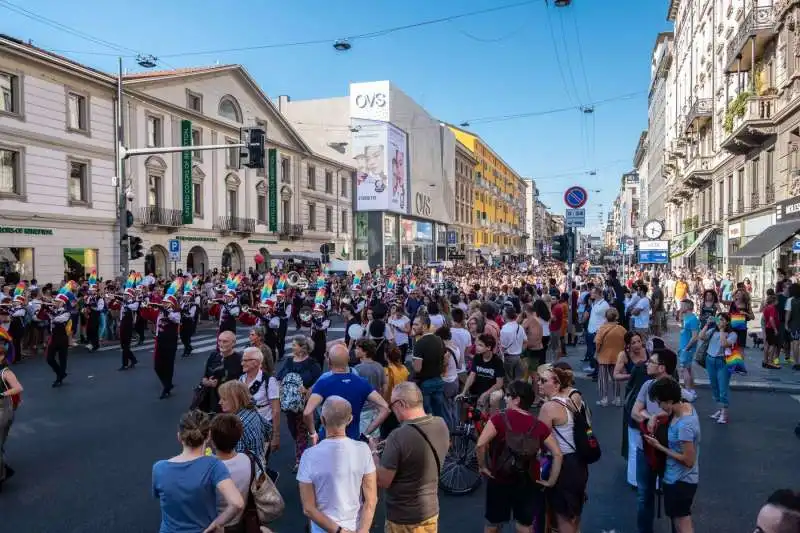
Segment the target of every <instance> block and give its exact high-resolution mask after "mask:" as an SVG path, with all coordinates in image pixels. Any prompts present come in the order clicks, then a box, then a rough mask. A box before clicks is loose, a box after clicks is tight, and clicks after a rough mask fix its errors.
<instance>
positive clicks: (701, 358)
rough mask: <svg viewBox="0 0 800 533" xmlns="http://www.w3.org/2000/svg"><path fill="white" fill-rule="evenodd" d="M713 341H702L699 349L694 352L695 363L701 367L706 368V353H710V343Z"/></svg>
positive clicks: (698, 346)
mask: <svg viewBox="0 0 800 533" xmlns="http://www.w3.org/2000/svg"><path fill="white" fill-rule="evenodd" d="M709 340H711V339H706V340H701V341H700V342H699V343H698V344H697V349H696V350H695V351H694V362H695V363H697V364H698V365H700V366H701V367H703V368H705V367H706V352H708V341H709Z"/></svg>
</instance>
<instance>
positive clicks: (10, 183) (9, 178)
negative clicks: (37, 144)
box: [0, 148, 23, 196]
mask: <svg viewBox="0 0 800 533" xmlns="http://www.w3.org/2000/svg"><path fill="white" fill-rule="evenodd" d="M22 193H23V190H22V154H21V152H18V151H14V150H6V149H3V148H0V195H13V196H19V195H22Z"/></svg>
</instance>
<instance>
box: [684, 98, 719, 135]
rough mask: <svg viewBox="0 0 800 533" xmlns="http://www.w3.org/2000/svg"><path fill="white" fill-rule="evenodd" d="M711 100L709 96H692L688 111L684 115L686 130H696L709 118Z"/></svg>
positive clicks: (711, 105)
mask: <svg viewBox="0 0 800 533" xmlns="http://www.w3.org/2000/svg"><path fill="white" fill-rule="evenodd" d="M712 108H713V102H712V100H711V98H693V99H692V105H691V106H690V107H689V113H688V114H687V115H686V130H687V131H688V130H689V129H690V128H693V129H694V130H695V131H697V130H698V129H699V128H700V127H701V126H702V125H703V124H705V123H706V122H707V121H708V120H711V113H712Z"/></svg>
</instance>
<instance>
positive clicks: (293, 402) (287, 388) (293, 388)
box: [281, 372, 306, 413]
mask: <svg viewBox="0 0 800 533" xmlns="http://www.w3.org/2000/svg"><path fill="white" fill-rule="evenodd" d="M302 386H303V378H302V377H301V376H300V374H298V373H297V372H289V373H288V374H286V375H285V376H283V379H282V380H281V389H282V390H281V411H289V412H290V413H301V412H302V411H303V407H305V404H306V402H305V399H304V398H303V395H302V394H301V393H300V387H302Z"/></svg>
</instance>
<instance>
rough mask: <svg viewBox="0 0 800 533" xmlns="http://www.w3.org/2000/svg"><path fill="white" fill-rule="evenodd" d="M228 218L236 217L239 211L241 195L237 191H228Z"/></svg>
mask: <svg viewBox="0 0 800 533" xmlns="http://www.w3.org/2000/svg"><path fill="white" fill-rule="evenodd" d="M227 200H228V205H227V208H228V216H229V217H236V215H237V213H238V211H239V209H238V208H239V195H238V194H237V192H236V191H228V198H227Z"/></svg>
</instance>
